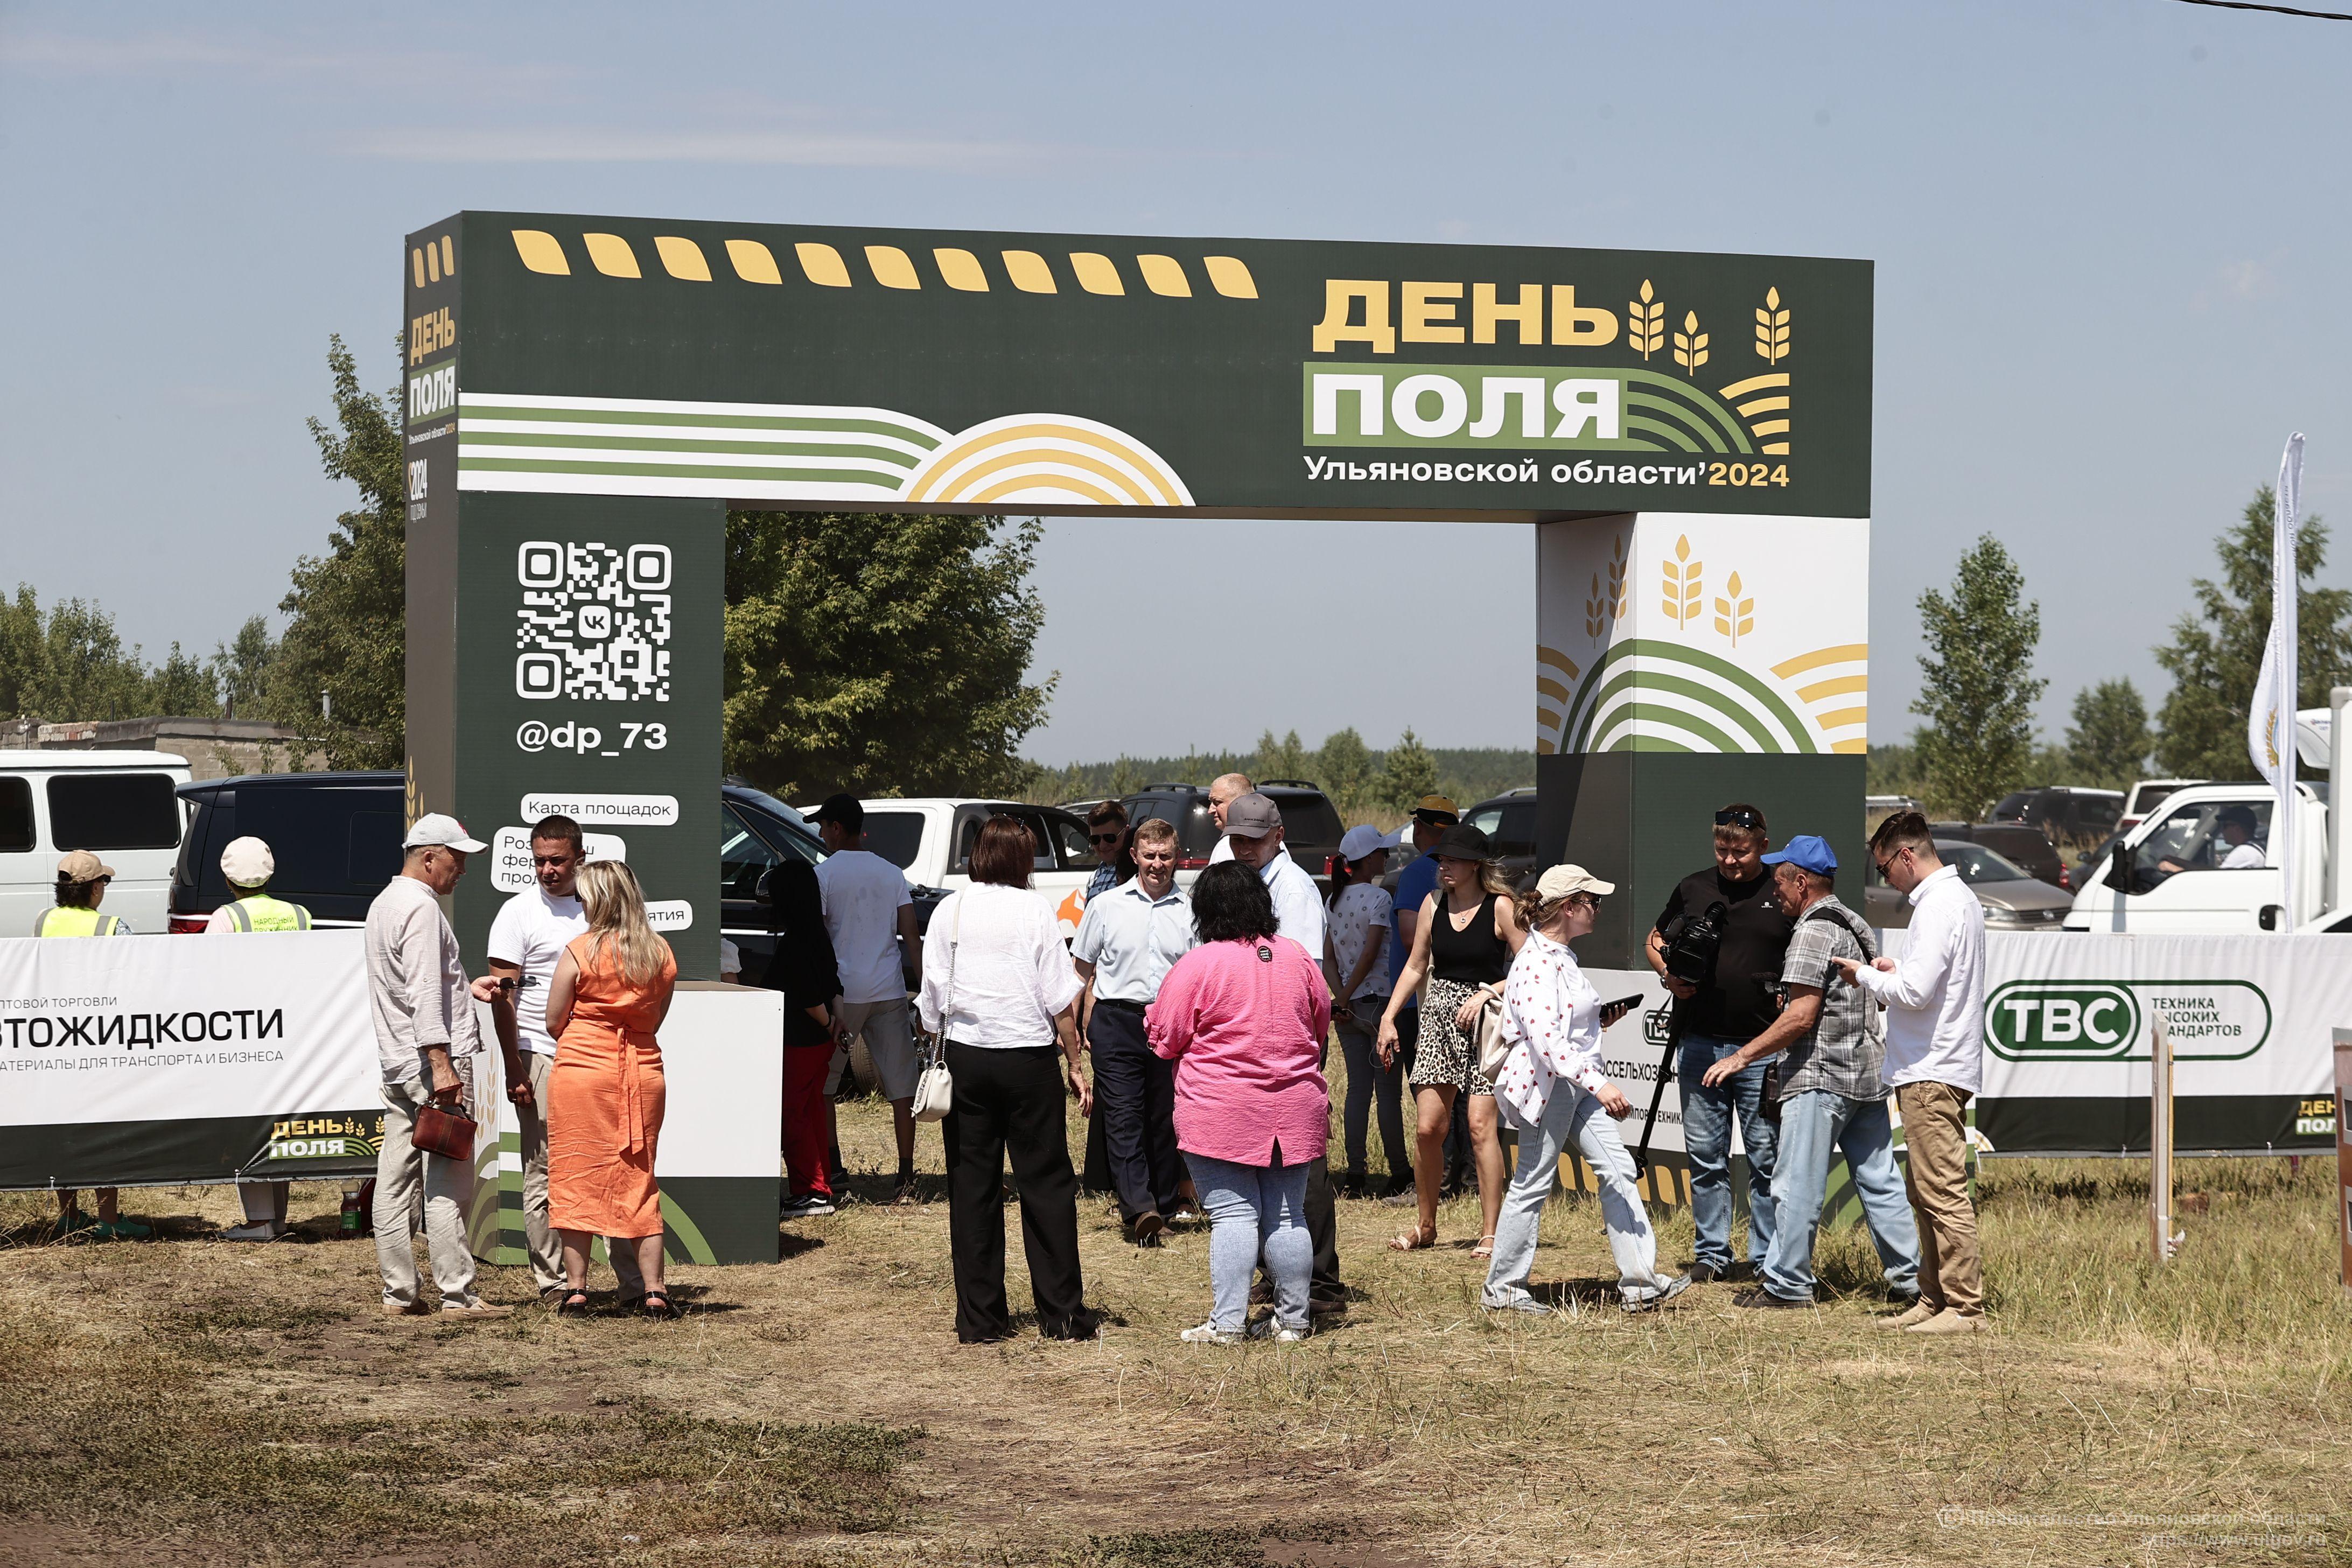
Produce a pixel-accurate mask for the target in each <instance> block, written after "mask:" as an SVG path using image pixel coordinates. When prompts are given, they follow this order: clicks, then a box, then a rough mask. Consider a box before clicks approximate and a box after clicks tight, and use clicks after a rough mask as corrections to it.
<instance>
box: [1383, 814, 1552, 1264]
mask: <svg viewBox="0 0 2352 1568" xmlns="http://www.w3.org/2000/svg"><path fill="white" fill-rule="evenodd" d="M1433 853H1434V854H1435V855H1436V857H1437V890H1436V891H1435V892H1433V893H1432V894H1430V895H1429V898H1428V899H1427V900H1426V901H1424V902H1423V905H1422V909H1421V918H1420V920H1419V921H1416V922H1415V923H1414V925H1413V930H1412V953H1411V954H1410V955H1408V956H1407V958H1406V959H1405V964H1404V973H1402V974H1401V975H1399V976H1398V977H1397V983H1396V989H1395V991H1394V992H1393V993H1392V994H1391V995H1390V997H1389V1005H1388V1009H1387V1011H1386V1012H1384V1013H1383V1014H1382V1015H1381V1037H1380V1052H1381V1061H1382V1062H1383V1063H1386V1062H1390V1061H1393V1060H1394V1059H1395V1058H1396V1052H1397V1026H1396V1018H1397V1013H1398V1010H1399V1009H1401V1008H1402V1006H1403V1005H1405V1003H1406V1002H1407V1001H1408V1000H1410V999H1411V998H1412V994H1413V993H1414V992H1415V991H1416V990H1417V989H1421V988H1422V986H1423V981H1424V979H1425V980H1426V981H1427V983H1428V984H1427V988H1426V990H1425V991H1423V994H1422V998H1421V1043H1420V1045H1419V1047H1417V1048H1416V1050H1415V1052H1414V1056H1413V1064H1412V1075H1411V1081H1412V1089H1413V1108H1414V1112H1415V1117H1416V1124H1415V1126H1414V1129H1413V1133H1414V1140H1415V1142H1416V1144H1417V1146H1418V1147H1417V1152H1416V1157H1415V1159H1414V1160H1413V1163H1412V1181H1413V1193H1414V1196H1415V1197H1416V1198H1417V1199H1418V1200H1419V1203H1420V1213H1419V1215H1418V1223H1417V1224H1415V1225H1414V1226H1413V1227H1412V1229H1411V1230H1409V1231H1406V1232H1405V1233H1404V1234H1402V1235H1401V1236H1399V1237H1397V1238H1396V1239H1395V1240H1394V1241H1391V1243H1389V1245H1390V1246H1391V1247H1395V1248H1396V1249H1398V1250H1399V1251H1401V1252H1410V1251H1414V1250H1416V1249H1418V1248H1421V1247H1434V1246H1435V1245H1437V1191H1438V1183H1439V1179H1440V1177H1441V1176H1442V1175H1443V1174H1444V1147H1445V1130H1446V1123H1447V1122H1448V1121H1451V1120H1452V1119H1453V1115H1454V1100H1455V1098H1456V1097H1457V1096H1461V1095H1467V1096H1469V1097H1470V1102H1469V1121H1470V1142H1471V1146H1472V1148H1473V1150H1474V1151H1475V1156H1476V1162H1477V1167H1478V1206H1479V1207H1480V1209H1482V1210H1483V1211H1484V1217H1485V1225H1484V1227H1483V1228H1482V1229H1481V1230H1480V1232H1479V1239H1478V1247H1477V1249H1476V1251H1475V1254H1474V1256H1475V1257H1479V1258H1487V1257H1491V1256H1493V1254H1494V1249H1495V1223H1496V1218H1497V1217H1498V1216H1499V1215H1501V1213H1502V1207H1503V1181H1504V1171H1503V1144H1502V1140H1501V1138H1500V1137H1499V1136H1498V1135H1497V1133H1496V1118H1495V1086H1494V1085H1493V1084H1491V1083H1489V1082H1487V1081H1486V1077H1485V1075H1484V1074H1482V1073H1480V1072H1479V1070H1478V1047H1477V1044H1476V1040H1475V1035H1474V1031H1475V1028H1476V1026H1477V1021H1478V1014H1479V1011H1480V1009H1482V1008H1483V1007H1485V1006H1486V1004H1487V1003H1488V1002H1489V1001H1490V1000H1492V1001H1495V1002H1497V1003H1499V1002H1500V1000H1501V998H1502V994H1503V981H1504V979H1505V978H1506V977H1507V975H1508V974H1509V973H1510V972H1511V960H1512V959H1513V958H1515V957H1517V955H1518V951H1519V947H1520V944H1521V943H1523V942H1526V941H1527V931H1525V930H1524V929H1523V928H1522V927H1521V926H1520V924H1519V921H1518V910H1517V906H1516V905H1515V903H1514V902H1513V900H1512V889H1511V883H1510V879H1508V878H1507V877H1506V876H1504V874H1503V868H1502V867H1501V866H1500V865H1499V864H1497V863H1496V859H1495V848H1494V846H1493V845H1492V844H1491V843H1490V842H1488V840H1487V837H1486V835H1485V834H1483V833H1481V832H1479V831H1478V830H1477V829H1476V828H1475V827H1472V826H1468V825H1467V824H1465V823H1456V824H1455V825H1454V826H1452V827H1449V828H1447V829H1446V830H1445V836H1444V837H1443V838H1440V839H1439V840H1438V841H1437V847H1436V849H1435V850H1434V851H1433Z"/></svg>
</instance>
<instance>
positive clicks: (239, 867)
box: [220, 836, 278, 888]
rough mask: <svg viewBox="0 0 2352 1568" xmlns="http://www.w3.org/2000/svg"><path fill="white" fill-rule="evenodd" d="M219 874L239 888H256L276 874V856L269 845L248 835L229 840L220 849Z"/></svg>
mask: <svg viewBox="0 0 2352 1568" xmlns="http://www.w3.org/2000/svg"><path fill="white" fill-rule="evenodd" d="M220 866H221V875H222V876H224V877H226V878H227V879H229V880H230V881H232V882H234V883H236V885H237V886H238V887H240V888H258V887H262V886H264V885H266V884H267V883H268V880H269V879H270V878H272V877H275V876H276V875H278V857H277V856H275V855H273V854H271V853H270V852H269V846H268V845H267V844H265V843H263V842H262V841H261V840H260V839H258V838H255V837H250V836H248V837H244V838H233V839H231V840H229V846H228V847H227V848H226V849H224V850H222V851H221V861H220Z"/></svg>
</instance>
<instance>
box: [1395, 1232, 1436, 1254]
mask: <svg viewBox="0 0 2352 1568" xmlns="http://www.w3.org/2000/svg"><path fill="white" fill-rule="evenodd" d="M1436 1245H1437V1227H1436V1226H1413V1227H1412V1229H1411V1230H1406V1231H1400V1232H1398V1233H1397V1236H1396V1238H1395V1239H1394V1240H1393V1241H1391V1242H1390V1243H1389V1250H1390V1251H1391V1252H1419V1251H1421V1250H1422V1249H1423V1247H1435V1246H1436Z"/></svg>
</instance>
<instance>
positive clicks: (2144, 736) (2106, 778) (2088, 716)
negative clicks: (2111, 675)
mask: <svg viewBox="0 0 2352 1568" xmlns="http://www.w3.org/2000/svg"><path fill="white" fill-rule="evenodd" d="M2150 739H2151V738H2150V736H2149V735H2148V732H2147V703H2146V702H2144V701H2142V700H2140V695H2139V688H2138V687H2137V686H2134V685H2133V684H2132V683H2131V682H2130V681H2128V680H2102V681H2101V682H2099V683H2098V684H2097V685H2096V686H2086V687H2084V689H2082V690H2080V691H2078V692H2076V693H2075V694H2074V727H2073V728H2071V729H2069V730H2068V731H2066V762H2067V765H2068V767H2069V768H2070V769H2071V770H2072V772H2073V773H2074V782H2076V783H2080V784H2093V785H2096V786H2097V787H2099V788H2102V789H2124V788H2126V787H2127V786H2129V785H2130V784H2131V782H2132V781H2133V780H2134V779H2137V778H2138V777H2140V775H2141V773H2142V771H2143V770H2144V768H2145V767H2146V765H2147V752H2148V746H2149V744H2150Z"/></svg>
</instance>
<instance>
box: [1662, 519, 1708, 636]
mask: <svg viewBox="0 0 2352 1568" xmlns="http://www.w3.org/2000/svg"><path fill="white" fill-rule="evenodd" d="M1664 565H1665V575H1664V598H1663V599H1662V600H1661V601H1660V607H1661V608H1662V609H1664V611H1665V613H1666V614H1667V615H1668V616H1671V617H1672V618H1673V620H1674V623H1675V629H1676V630H1677V631H1679V630H1680V629H1681V628H1683V627H1684V626H1688V625H1690V624H1691V623H1692V622H1693V621H1695V620H1696V619H1698V609H1699V573H1700V571H1701V569H1703V568H1704V567H1705V566H1706V562H1704V561H1693V560H1692V559H1691V558H1690V535H1689V534H1687V533H1685V534H1684V535H1683V536H1682V537H1681V538H1679V539H1677V540H1675V558H1674V559H1673V560H1672V561H1669V562H1666V563H1664Z"/></svg>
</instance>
